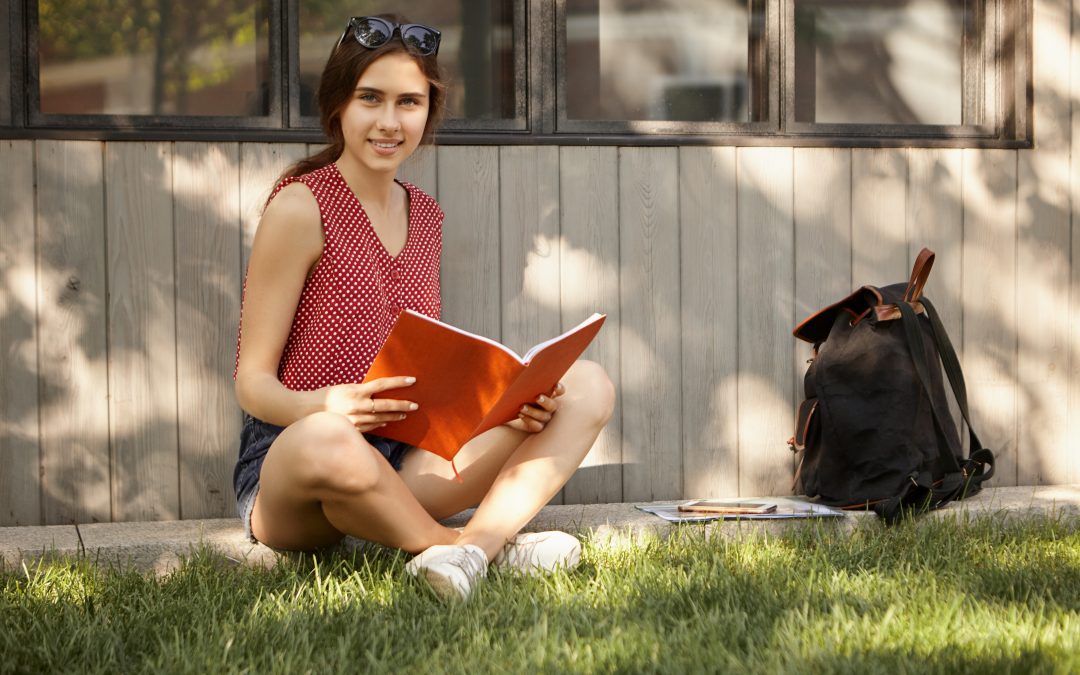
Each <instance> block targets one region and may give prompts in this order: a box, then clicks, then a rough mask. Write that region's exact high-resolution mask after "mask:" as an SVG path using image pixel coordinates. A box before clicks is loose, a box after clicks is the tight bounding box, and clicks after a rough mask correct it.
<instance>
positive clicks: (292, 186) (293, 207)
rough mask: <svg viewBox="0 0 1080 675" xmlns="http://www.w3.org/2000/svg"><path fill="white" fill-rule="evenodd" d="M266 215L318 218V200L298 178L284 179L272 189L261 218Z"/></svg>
mask: <svg viewBox="0 0 1080 675" xmlns="http://www.w3.org/2000/svg"><path fill="white" fill-rule="evenodd" d="M267 216H272V217H281V216H284V217H291V218H303V219H307V220H310V219H311V218H315V219H316V220H318V219H319V218H320V216H319V202H318V201H317V200H316V199H315V194H314V193H313V192H312V191H311V188H310V187H309V186H308V185H306V184H305V183H304V182H301V180H300V179H286V181H283V182H282V184H281V185H278V187H277V188H276V189H275V190H274V194H273V196H272V197H271V198H270V202H269V203H268V204H267V205H266V210H265V211H264V212H263V218H264V219H265V218H266V217H267Z"/></svg>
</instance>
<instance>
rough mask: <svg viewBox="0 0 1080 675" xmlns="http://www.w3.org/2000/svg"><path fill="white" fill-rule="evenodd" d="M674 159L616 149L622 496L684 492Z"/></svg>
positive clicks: (658, 151) (671, 153)
mask: <svg viewBox="0 0 1080 675" xmlns="http://www.w3.org/2000/svg"><path fill="white" fill-rule="evenodd" d="M678 161H679V155H678V150H677V149H675V148H620V149H619V232H620V256H619V260H620V266H621V272H620V275H621V279H620V298H621V300H620V313H621V316H622V323H621V335H622V353H621V362H622V363H621V371H622V399H623V407H622V413H623V425H622V431H623V453H622V455H623V463H624V464H623V499H625V500H628V501H647V500H654V499H670V498H676V497H679V496H680V495H681V494H682V485H683V477H682V447H681V445H682V443H681V441H682V429H681V426H682V425H681V422H682V414H681V412H680V410H681V407H682V392H681V386H680V382H679V379H680V378H679V373H680V371H681V369H682V355H681V351H682V350H681V340H680V336H679V329H680V318H681V317H680V314H681V312H680V309H679V303H680V300H679V225H678V222H679V221H678V214H679V185H678V175H679V167H678Z"/></svg>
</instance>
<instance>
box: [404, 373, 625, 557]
mask: <svg viewBox="0 0 1080 675" xmlns="http://www.w3.org/2000/svg"><path fill="white" fill-rule="evenodd" d="M563 382H564V384H565V385H566V394H564V395H563V396H562V397H560V398H559V409H558V411H557V412H556V413H555V415H554V417H553V418H552V420H551V422H549V423H548V425H547V426H546V427H545V428H544V430H543V431H541V432H539V433H536V434H528V433H524V432H518V431H514V430H512V429H508V428H506V427H500V428H498V429H493V430H492V431H490V432H488V433H486V434H483V435H481V436H478V437H477V438H475V439H473V440H472V441H470V442H469V443H468V444H467V445H466V446H465V447H464V448H462V450H461V452H460V453H459V454H458V458H459V462H458V463H459V466H460V467H461V475H462V478H463V483H461V484H459V483H456V482H455V481H454V480H453V478H452V473H450V471H449V468H448V466H447V464H446V462H445V461H444V460H442V459H439V458H438V457H435V456H434V455H430V453H422V452H421V453H413V454H411V455H410V456H409V457H408V458H407V460H406V462H405V465H404V466H403V467H402V471H401V474H402V479H403V480H404V481H405V483H406V484H407V485H408V486H409V489H410V490H412V492H413V493H414V494H416V495H417V497H418V499H419V501H420V503H421V504H422V505H423V506H424V508H426V509H427V510H428V512H430V513H431V514H432V515H433V516H435V517H436V518H443V517H446V516H448V515H451V514H453V513H457V512H458V511H461V510H463V509H465V508H468V507H470V506H473V505H475V504H477V503H479V507H478V508H477V510H476V513H475V514H474V515H473V517H472V519H471V520H470V521H469V524H468V525H467V526H466V527H465V530H464V532H462V534H461V536H460V538H458V539H457V541H456V542H455V543H456V544H459V545H463V544H476V545H477V546H480V547H481V548H482V549H484V552H485V553H486V554H487V556H488V559H489V560H491V559H493V558H494V557H495V555H496V554H497V553H498V552H499V550H500V549H501V548H502V547H503V545H504V544H505V543H506V541H507V540H508V539H509V538H511V537H513V536H514V535H515V534H517V532H518V531H519V530H521V528H522V527H523V526H524V525H525V524H526V523H528V522H529V520H531V519H532V518H533V516H535V515H536V514H537V512H539V510H540V509H541V508H542V507H543V506H544V505H545V504H546V503H547V502H548V501H549V500H550V499H551V497H552V496H554V495H555V493H556V492H558V491H559V489H560V488H561V487H562V486H563V485H564V484H565V483H566V481H567V480H569V479H570V476H572V475H573V473H574V472H575V471H576V470H577V468H578V466H579V465H580V464H581V461H582V459H584V457H585V455H586V454H587V453H588V451H589V449H590V448H591V447H592V444H593V442H594V441H595V440H596V437H597V436H598V435H599V434H600V431H601V430H602V429H603V428H604V425H605V424H607V421H608V419H609V418H610V416H611V411H612V408H613V406H614V400H615V394H614V389H613V387H612V385H611V382H610V380H609V379H608V377H607V375H606V374H605V373H604V371H603V369H602V368H601V367H600V366H599V365H597V364H595V363H592V362H589V361H579V362H577V363H576V364H574V366H573V367H572V368H571V369H570V371H569V372H568V373H567V374H566V376H565V377H564V378H563Z"/></svg>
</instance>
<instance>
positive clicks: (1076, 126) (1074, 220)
mask: <svg viewBox="0 0 1080 675" xmlns="http://www.w3.org/2000/svg"><path fill="white" fill-rule="evenodd" d="M1070 27H1071V30H1072V33H1071V35H1072V38H1071V39H1070V41H1069V63H1070V68H1069V100H1070V101H1071V100H1074V99H1076V98H1078V97H1080V16H1078V15H1077V12H1075V11H1073V12H1071V26H1070ZM1069 132H1070V133H1069V150H1070V152H1069V216H1070V221H1071V222H1070V227H1069V232H1070V239H1071V245H1070V260H1071V266H1070V268H1069V300H1068V305H1066V308H1067V310H1068V316H1069V326H1068V330H1069V342H1068V349H1069V365H1068V383H1069V385H1068V419H1067V423H1066V435H1067V436H1068V438H1076V437H1077V434H1080V105H1073V106H1070V114H1069ZM1058 452H1060V453H1061V465H1060V466H1059V470H1060V471H1061V472H1062V474H1063V478H1062V482H1063V483H1065V484H1066V485H1072V484H1075V483H1080V448H1078V447H1077V446H1076V444H1074V443H1070V444H1069V446H1068V448H1067V449H1066V448H1059V449H1058Z"/></svg>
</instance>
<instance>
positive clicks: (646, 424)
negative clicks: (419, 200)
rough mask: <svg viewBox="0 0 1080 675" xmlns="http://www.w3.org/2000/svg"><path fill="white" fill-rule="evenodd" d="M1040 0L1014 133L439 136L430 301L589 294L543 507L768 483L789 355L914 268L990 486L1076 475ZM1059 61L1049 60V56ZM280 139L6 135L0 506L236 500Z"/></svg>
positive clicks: (1071, 113)
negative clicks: (1029, 95)
mask: <svg viewBox="0 0 1080 675" xmlns="http://www.w3.org/2000/svg"><path fill="white" fill-rule="evenodd" d="M1074 21H1076V18H1075V17H1074V16H1073V15H1072V14H1071V13H1070V12H1069V10H1068V3H1064V2H1051V1H1047V2H1043V1H1042V0H1039V1H1038V2H1036V11H1035V35H1036V38H1035V40H1034V45H1035V51H1036V53H1035V64H1036V69H1035V96H1036V107H1035V129H1036V137H1037V148H1036V149H1034V150H1020V151H1011V150H973V149H966V150H961V149H925V148H922V149H916V148H911V149H906V148H901V149H836V148H753V147H741V148H734V147H718V148H702V147H681V148H675V147H655V148H644V147H623V148H616V147H590V146H585V147H552V146H504V147H495V146H485V147H473V146H446V147H439V148H429V149H427V150H425V151H423V152H422V153H420V154H419V155H417V156H416V157H414V158H413V159H412V160H410V163H409V164H408V166H407V167H406V169H405V177H406V178H408V179H410V180H413V181H414V182H416V183H417V184H419V185H420V186H421V187H423V188H424V189H426V190H428V191H429V192H430V193H431V194H433V195H435V196H436V197H437V198H438V199H439V201H440V203H441V204H442V206H443V208H444V209H445V211H446V213H447V220H446V223H445V226H444V236H445V250H444V261H443V279H444V307H445V318H446V319H447V320H448V321H451V322H454V323H457V324H459V325H461V326H463V327H465V328H467V329H469V330H473V331H477V332H481V333H484V334H486V335H489V336H491V337H494V338H498V339H501V340H503V341H504V342H506V343H507V344H509V345H510V346H512V347H514V348H516V349H524V348H527V347H528V346H530V345H532V344H533V343H534V342H537V341H539V340H542V339H545V338H547V337H550V336H552V335H553V334H555V333H557V332H559V331H560V329H562V328H567V327H569V326H572V325H574V324H576V323H577V322H579V321H580V320H581V319H583V318H584V317H585V316H587V315H588V314H590V313H591V312H593V311H602V312H606V313H607V314H608V315H609V320H608V324H607V326H606V327H605V329H604V331H603V332H602V334H601V335H600V337H599V339H598V340H597V342H596V343H595V344H594V345H593V346H592V347H591V348H590V351H589V353H588V356H589V357H590V358H593V359H596V360H598V361H599V362H600V363H602V364H603V365H604V366H605V367H606V368H607V370H608V372H609V374H610V375H611V378H612V379H613V381H614V382H615V383H616V386H617V389H618V392H619V403H618V408H617V410H616V413H615V416H614V418H613V420H612V422H611V424H610V426H609V428H608V429H607V430H606V431H605V433H604V434H603V436H602V437H601V438H600V440H599V441H598V443H597V445H596V446H595V447H594V448H593V451H592V453H591V454H590V455H589V457H588V458H587V459H586V461H585V464H584V466H583V467H582V469H581V470H580V471H579V472H578V474H577V475H576V476H575V477H574V478H573V480H572V481H571V482H570V483H569V484H568V485H567V486H566V488H565V490H564V491H563V493H562V494H561V495H560V496H559V497H558V500H560V501H565V502H567V503H583V502H616V501H643V500H654V499H667V498H677V497H695V496H708V495H736V494H738V495H761V494H783V493H786V492H788V491H789V489H790V484H791V476H792V469H793V457H792V455H791V453H790V452H789V451H788V449H787V446H786V439H787V438H788V437H789V436H790V435H791V433H792V428H791V427H792V415H793V408H794V405H795V403H796V402H797V398H796V396H797V392H798V391H799V388H800V386H801V376H802V373H803V370H804V368H805V363H804V361H805V359H806V356H807V350H806V349H805V348H804V346H802V345H799V344H795V341H794V340H793V338H792V337H791V334H790V331H791V328H792V327H793V326H794V324H795V323H797V322H798V321H799V320H801V319H802V318H803V317H804V316H806V315H807V314H809V313H811V312H813V311H814V310H816V309H818V308H819V307H821V306H823V305H825V304H827V303H829V302H831V301H833V300H835V299H838V298H839V297H841V296H843V295H845V294H846V293H847V292H849V291H850V290H851V288H852V287H854V286H857V285H861V284H864V283H874V284H883V283H890V282H895V281H900V280H903V279H906V277H907V274H908V271H909V268H910V264H911V260H912V259H913V257H914V255H915V254H916V253H917V252H918V250H919V249H920V248H921V247H922V246H924V245H927V246H930V247H931V248H933V249H934V250H936V251H937V253H938V259H937V263H936V265H935V268H934V272H933V274H932V278H931V281H930V284H929V286H928V291H927V293H928V295H929V296H930V297H931V298H933V299H934V300H935V302H936V304H937V305H938V307H939V309H940V310H941V312H942V314H943V315H944V318H945V321H946V324H947V326H948V328H949V329H950V332H951V334H952V336H953V340H954V342H955V343H956V345H957V347H958V349H959V350H960V351H961V353H962V360H963V365H964V368H965V370H966V373H967V379H968V390H969V392H970V393H971V398H972V405H973V408H974V417H975V422H976V424H977V425H978V429H979V431H980V435H981V436H982V437H983V440H984V442H986V443H987V444H988V445H990V446H991V447H992V448H993V449H994V450H995V452H996V453H997V455H998V457H999V466H998V472H997V476H996V478H995V479H994V481H993V482H994V484H997V485H1015V484H1048V483H1049V484H1062V483H1077V482H1080V444H1077V443H1070V439H1073V438H1075V437H1076V436H1077V433H1076V432H1077V430H1078V429H1080V351H1078V345H1080V236H1076V235H1075V234H1074V232H1075V230H1074V228H1076V227H1077V226H1078V223H1077V222H1076V219H1075V218H1074V217H1073V212H1074V205H1077V204H1080V157H1078V153H1075V152H1072V148H1073V142H1074V141H1073V139H1080V114H1078V107H1077V106H1075V105H1074V104H1073V102H1074V101H1075V100H1077V96H1076V95H1075V94H1074V93H1073V92H1077V91H1080V67H1078V68H1069V67H1068V64H1069V63H1070V61H1071V62H1073V63H1080V49H1078V47H1077V44H1076V41H1072V42H1070V40H1072V38H1070V25H1071V23H1072V22H1074ZM1062 64H1064V65H1062ZM308 150H310V148H306V147H304V146H302V145H288V144H236V143H180V142H177V143H170V142H163V143H125V142H109V143H101V142H92V141H52V140H39V141H0V167H3V178H4V179H3V180H2V181H0V525H10V524H36V523H67V522H92V521H108V520H154V519H173V518H200V517H215V516H228V515H231V514H232V513H233V495H232V487H231V472H232V464H233V461H234V458H235V452H236V439H237V435H238V431H239V420H240V413H239V410H238V409H237V407H236V404H235V402H234V400H233V396H232V380H231V372H232V364H233V356H234V346H235V335H236V321H237V315H238V309H239V297H240V287H241V279H242V271H243V268H244V264H245V260H246V255H247V252H248V250H249V247H250V242H251V239H252V235H253V231H254V228H255V226H256V224H257V220H258V212H259V209H260V207H261V205H262V203H263V201H264V200H265V197H266V195H267V193H268V190H269V188H270V186H271V183H272V181H273V178H274V176H275V175H277V173H278V172H279V171H280V170H281V168H282V167H283V166H284V165H286V164H287V163H288V162H290V161H291V160H293V159H295V158H297V157H299V156H300V155H302V154H304V153H305V152H307V151H308Z"/></svg>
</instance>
